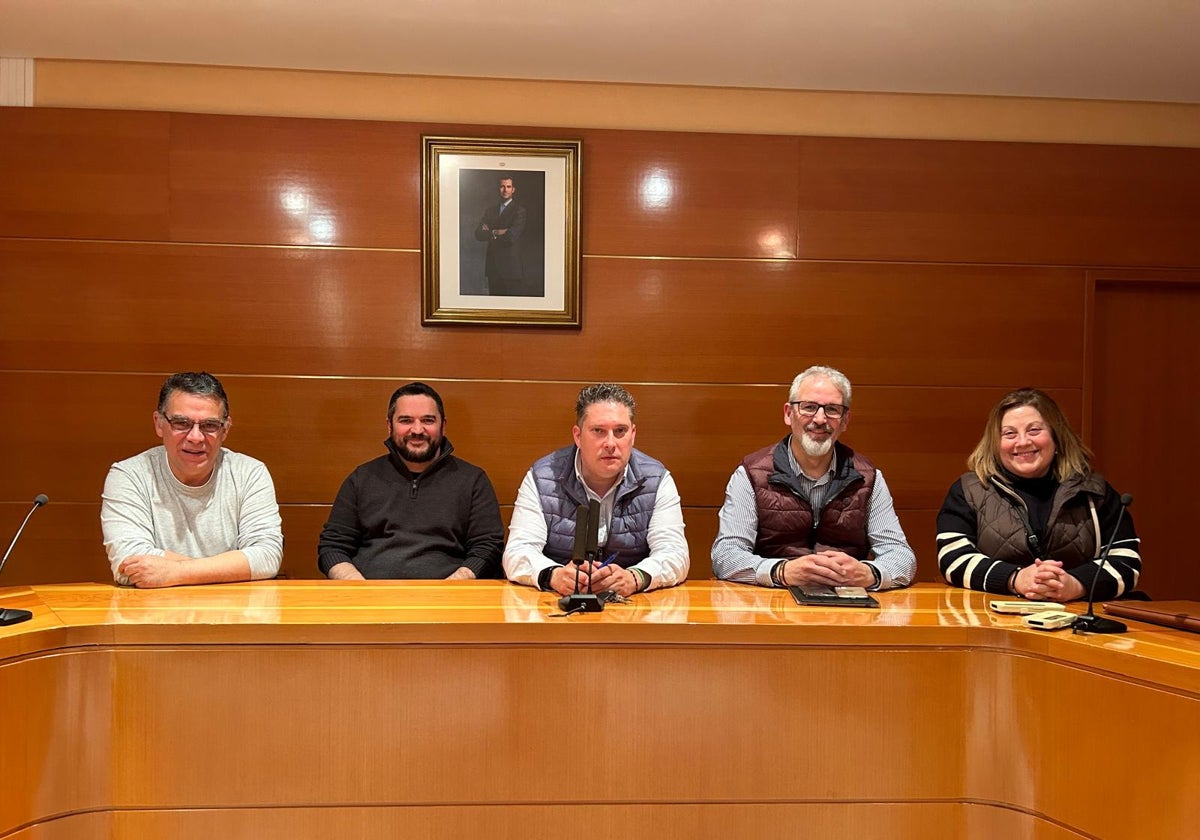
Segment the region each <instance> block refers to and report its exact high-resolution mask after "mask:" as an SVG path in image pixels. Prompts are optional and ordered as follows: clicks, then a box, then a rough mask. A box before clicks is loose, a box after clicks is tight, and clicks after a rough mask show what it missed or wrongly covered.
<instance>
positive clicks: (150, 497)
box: [100, 446, 283, 583]
mask: <svg viewBox="0 0 1200 840" xmlns="http://www.w3.org/2000/svg"><path fill="white" fill-rule="evenodd" d="M100 527H101V529H102V530H103V532H104V548H105V550H106V551H108V562H109V564H110V565H111V566H112V570H113V577H114V579H116V580H117V582H118V583H122V582H123V581H121V580H120V577H123V576H118V574H117V568H118V567H119V566H120V565H121V563H122V562H124V561H125V559H126V558H127V557H132V556H133V555H135V554H155V555H158V556H160V557H161V556H162V555H163V554H164V553H165V552H167V551H173V552H175V553H176V554H182V555H184V556H185V557H212V556H214V555H217V554H221V553H223V552H226V551H235V550H237V551H241V552H242V553H243V554H245V555H246V559H247V560H248V561H249V562H250V577H251V578H252V579H253V580H260V579H263V578H273V577H275V575H277V574H278V573H279V566H280V563H281V562H282V561H283V532H282V530H281V528H280V519H279V505H278V504H277V503H276V501H275V484H274V483H273V482H272V481H271V474H270V473H269V472H267V467H266V465H265V464H263V462H262V461H258V460H255V459H254V458H251V457H250V456H248V455H242V454H241V453H239V452H234V451H232V450H229V449H222V450H221V457H220V458H219V459H218V461H217V466H216V468H215V469H214V470H213V474H212V476H211V477H210V478H209V480H208V482H207V483H206V484H205V485H204V486H203V487H189V486H187V485H186V484H183V483H181V482H180V481H179V480H178V479H176V478H175V476H174V475H173V474H172V473H171V468H170V467H169V466H168V465H167V453H166V450H165V449H164V448H163V447H161V446H156V447H154V448H153V449H147V450H146V451H145V452H143V453H141V454H140V455H134V456H133V457H132V458H126V459H125V460H124V461H119V462H117V463H116V464H113V465H112V468H111V469H110V470H109V471H108V477H107V478H106V479H105V480H104V495H103V497H102V501H101V505H100Z"/></svg>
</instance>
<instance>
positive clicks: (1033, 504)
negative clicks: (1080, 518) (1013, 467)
mask: <svg viewBox="0 0 1200 840" xmlns="http://www.w3.org/2000/svg"><path fill="white" fill-rule="evenodd" d="M1000 473H1001V474H1002V475H1003V477H1004V480H1005V481H1007V482H1008V483H1009V484H1010V485H1012V488H1013V489H1014V490H1016V491H1017V495H1018V496H1020V497H1021V499H1022V500H1024V502H1025V506H1026V507H1027V508H1029V526H1030V527H1031V528H1033V532H1034V533H1035V534H1037V536H1038V539H1039V540H1042V541H1043V544H1044V542H1045V539H1046V525H1047V523H1049V521H1050V509H1051V508H1052V507H1053V505H1054V493H1055V492H1056V491H1057V490H1058V479H1057V478H1055V477H1054V464H1051V465H1050V469H1049V471H1048V472H1047V473H1046V474H1045V475H1044V476H1042V477H1041V478H1022V477H1021V476H1019V475H1015V474H1014V473H1011V472H1009V471H1008V470H1006V469H1004V468H1003V467H1001V468H1000Z"/></svg>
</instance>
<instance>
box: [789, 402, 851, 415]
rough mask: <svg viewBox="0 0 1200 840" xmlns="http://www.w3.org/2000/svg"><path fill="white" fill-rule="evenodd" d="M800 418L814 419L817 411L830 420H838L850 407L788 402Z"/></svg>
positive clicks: (835, 404)
mask: <svg viewBox="0 0 1200 840" xmlns="http://www.w3.org/2000/svg"><path fill="white" fill-rule="evenodd" d="M788 405H790V406H791V407H792V408H793V409H794V410H795V411H796V412H797V413H798V414H799V415H800V416H801V417H815V416H816V414H817V412H818V411H822V410H823V411H824V412H825V416H826V417H828V418H829V419H830V420H839V419H841V416H842V415H843V414H845V413H846V412H847V411H849V410H850V406H848V405H842V404H841V403H818V402H809V401H807V400H805V401H803V402H790V403H788Z"/></svg>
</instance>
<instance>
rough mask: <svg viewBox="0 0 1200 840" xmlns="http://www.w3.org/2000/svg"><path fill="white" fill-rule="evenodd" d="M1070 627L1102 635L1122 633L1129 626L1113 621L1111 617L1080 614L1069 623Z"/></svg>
mask: <svg viewBox="0 0 1200 840" xmlns="http://www.w3.org/2000/svg"><path fill="white" fill-rule="evenodd" d="M1071 629H1072V630H1077V631H1079V632H1082V633H1096V634H1100V635H1104V634H1108V633H1124V632H1125V631H1127V630H1128V629H1129V627H1128V626H1126V625H1125V624H1124V623H1123V622H1120V621H1115V620H1113V619H1111V618H1104V617H1102V616H1098V615H1081V616H1079V618H1077V619H1075V622H1074V623H1073V624H1072V625H1071Z"/></svg>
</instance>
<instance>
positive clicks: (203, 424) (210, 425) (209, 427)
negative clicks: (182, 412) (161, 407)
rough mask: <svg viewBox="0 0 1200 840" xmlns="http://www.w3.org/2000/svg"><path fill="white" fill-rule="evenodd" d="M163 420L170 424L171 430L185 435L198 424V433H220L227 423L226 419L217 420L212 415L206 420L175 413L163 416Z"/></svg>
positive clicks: (209, 434) (208, 434) (209, 435)
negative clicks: (174, 414) (170, 415)
mask: <svg viewBox="0 0 1200 840" xmlns="http://www.w3.org/2000/svg"><path fill="white" fill-rule="evenodd" d="M159 416H161V415H159ZM163 420H165V421H166V423H167V425H168V426H170V427H171V429H172V430H174V431H176V432H180V433H181V434H185V435H187V434H191V432H192V429H193V428H194V427H196V426H199V427H200V433H201V434H204V435H207V436H208V437H212V436H213V435H218V434H220V433H221V431H222V430H224V428H225V427H226V426H227V425H228V424H229V421H228V420H217V419H216V418H213V417H210V418H208V419H207V420H193V419H192V418H190V417H181V416H179V415H176V416H174V417H163Z"/></svg>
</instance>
